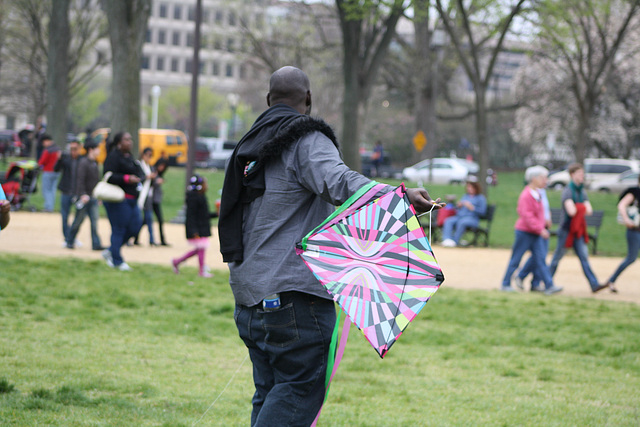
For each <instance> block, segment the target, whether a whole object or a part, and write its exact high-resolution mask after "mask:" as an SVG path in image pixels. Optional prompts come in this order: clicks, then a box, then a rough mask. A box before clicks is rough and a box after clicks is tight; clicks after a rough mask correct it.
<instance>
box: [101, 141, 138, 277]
mask: <svg viewBox="0 0 640 427" xmlns="http://www.w3.org/2000/svg"><path fill="white" fill-rule="evenodd" d="M131 141H132V138H131V134H130V133H129V132H119V133H118V134H116V136H114V137H113V142H112V143H111V145H110V147H109V148H110V150H109V153H108V154H107V158H106V160H105V161H104V174H105V175H106V174H107V173H109V172H111V176H109V179H108V180H107V182H109V183H110V184H114V185H118V186H120V187H121V188H122V189H123V190H124V193H125V199H124V200H123V201H121V202H106V201H105V202H104V207H105V209H106V211H107V217H108V218H109V223H110V224H111V246H110V247H109V249H106V250H105V251H103V252H102V256H103V257H104V258H105V260H106V261H107V265H108V266H109V267H115V268H118V269H119V270H121V271H129V270H131V267H129V265H128V264H127V263H126V262H124V260H123V259H122V255H121V253H120V249H121V248H122V245H124V244H125V243H126V242H127V241H128V240H129V239H130V238H131V237H133V236H135V234H136V233H137V232H138V230H140V227H141V225H142V218H141V217H140V209H139V208H138V195H139V193H140V189H141V187H142V185H141V182H142V180H143V179H144V178H145V176H144V173H143V172H142V169H141V168H140V165H139V164H138V162H136V160H135V159H134V158H133V155H132V154H131Z"/></svg>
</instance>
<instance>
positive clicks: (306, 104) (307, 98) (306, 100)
mask: <svg viewBox="0 0 640 427" xmlns="http://www.w3.org/2000/svg"><path fill="white" fill-rule="evenodd" d="M304 103H305V106H306V107H307V108H306V111H305V114H306V115H310V114H311V91H310V90H308V91H307V97H306V99H305V100H304Z"/></svg>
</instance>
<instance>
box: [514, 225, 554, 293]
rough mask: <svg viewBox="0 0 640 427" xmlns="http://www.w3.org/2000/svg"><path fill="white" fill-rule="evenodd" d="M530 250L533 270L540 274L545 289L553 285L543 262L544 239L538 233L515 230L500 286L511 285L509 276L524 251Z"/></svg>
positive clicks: (544, 254) (545, 253)
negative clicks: (509, 258)
mask: <svg viewBox="0 0 640 427" xmlns="http://www.w3.org/2000/svg"><path fill="white" fill-rule="evenodd" d="M527 251H531V258H532V259H533V263H534V271H537V272H538V273H539V274H540V279H541V280H542V281H543V282H544V284H545V287H546V288H547V289H549V288H551V287H552V286H553V279H552V278H551V273H549V269H548V267H547V264H546V263H545V256H546V255H547V252H546V251H545V248H544V239H543V238H542V237H541V236H540V235H539V234H533V233H527V232H526V231H520V230H516V238H515V240H514V242H513V249H512V253H511V260H509V265H508V266H507V272H506V273H505V275H504V278H503V279H502V286H503V287H509V286H511V276H513V273H514V272H515V271H516V270H517V268H518V266H519V265H520V260H522V257H523V256H524V254H525V252H527Z"/></svg>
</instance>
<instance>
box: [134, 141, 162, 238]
mask: <svg viewBox="0 0 640 427" xmlns="http://www.w3.org/2000/svg"><path fill="white" fill-rule="evenodd" d="M152 157H153V150H152V149H151V148H149V147H147V148H145V149H144V150H142V155H141V156H140V160H139V162H138V163H139V164H140V168H141V169H142V172H144V175H145V179H144V182H143V184H142V191H141V192H140V195H139V196H138V209H140V210H141V211H142V225H141V226H140V230H138V232H137V233H136V235H135V237H134V239H133V244H134V245H139V244H140V243H139V242H138V237H139V236H140V231H142V228H143V227H144V226H145V225H146V226H147V230H148V231H149V246H157V245H156V242H155V240H154V238H153V190H154V188H155V186H154V184H153V183H154V181H155V179H156V176H157V173H156V171H155V169H154V168H153V167H152V166H151V164H150V163H149V162H150V161H151V158H152Z"/></svg>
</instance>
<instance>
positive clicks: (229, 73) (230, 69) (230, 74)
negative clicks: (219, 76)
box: [225, 64, 233, 77]
mask: <svg viewBox="0 0 640 427" xmlns="http://www.w3.org/2000/svg"><path fill="white" fill-rule="evenodd" d="M225 75H226V76H227V77H233V64H227V71H226V72H225Z"/></svg>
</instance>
